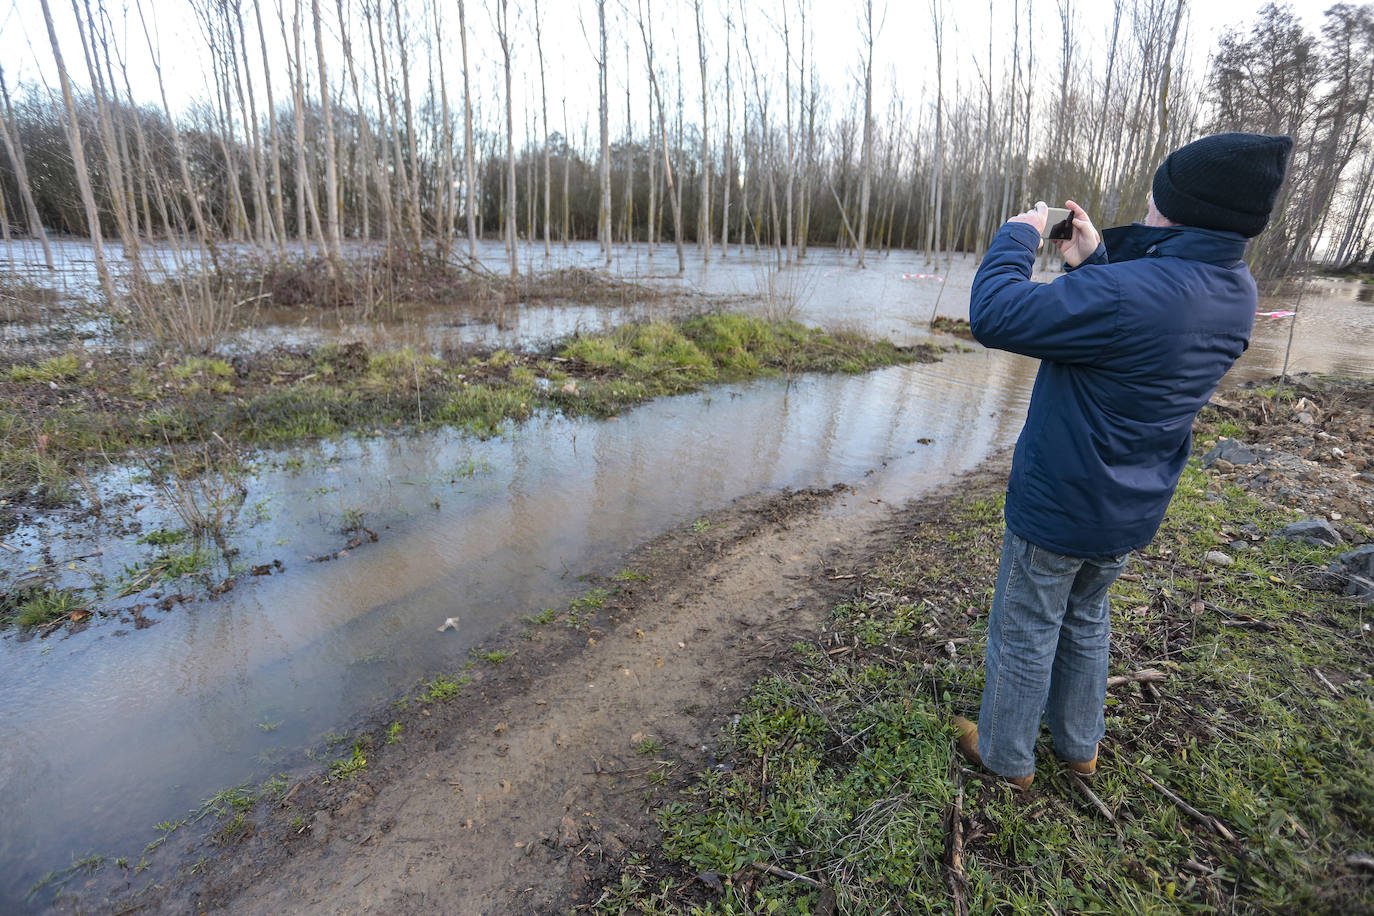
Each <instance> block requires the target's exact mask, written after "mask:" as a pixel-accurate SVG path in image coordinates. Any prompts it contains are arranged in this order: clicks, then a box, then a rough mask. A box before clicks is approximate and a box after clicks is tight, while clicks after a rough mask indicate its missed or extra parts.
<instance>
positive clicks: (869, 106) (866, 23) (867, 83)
mask: <svg viewBox="0 0 1374 916" xmlns="http://www.w3.org/2000/svg"><path fill="white" fill-rule="evenodd" d="M860 28H861V29H862V30H863V74H864V77H863V79H864V145H863V153H862V154H861V156H862V158H861V163H860V166H859V168H860V170H861V172H862V176H861V178H860V181H862V182H863V187H862V190H861V191H860V192H859V237H858V241H857V242H856V243H855V244H856V247H857V248H858V249H859V266H860V267H866V266H867V265H866V264H865V263H864V249H865V247H866V239H867V232H868V198H869V194H870V193H871V191H872V184H873V40H874V31H875V30H874V23H873V0H864V13H863V18H862V20H861V23H860Z"/></svg>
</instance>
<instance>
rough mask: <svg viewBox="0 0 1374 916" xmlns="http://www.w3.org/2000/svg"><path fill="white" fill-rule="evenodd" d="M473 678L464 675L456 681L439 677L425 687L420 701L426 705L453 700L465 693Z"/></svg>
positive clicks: (446, 677) (444, 676)
mask: <svg viewBox="0 0 1374 916" xmlns="http://www.w3.org/2000/svg"><path fill="white" fill-rule="evenodd" d="M471 680H472V678H470V677H468V676H467V675H463V676H461V677H459V678H457V679H456V680H455V679H454V678H450V677H448V676H446V675H443V674H441V675H439V676H438V677H436V678H435V679H434V680H432V681H429V682H428V683H427V684H425V685H424V689H423V691H422V692H421V693H420V699H421V700H422V701H423V702H425V703H442V702H443V701H445V700H451V699H453V698H454V697H456V696H458V695H459V694H460V693H462V692H463V688H464V687H466V686H467V685H468V683H469V682H470V681H471Z"/></svg>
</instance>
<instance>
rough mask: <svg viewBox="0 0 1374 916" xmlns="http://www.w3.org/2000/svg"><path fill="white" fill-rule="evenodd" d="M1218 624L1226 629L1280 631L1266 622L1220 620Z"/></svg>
mask: <svg viewBox="0 0 1374 916" xmlns="http://www.w3.org/2000/svg"><path fill="white" fill-rule="evenodd" d="M1217 622H1218V623H1220V624H1221V625H1222V626H1224V627H1245V628H1246V629H1249V630H1264V631H1268V630H1276V629H1278V627H1276V626H1274V625H1273V624H1272V623H1269V622H1268V621H1265V620H1219V621H1217Z"/></svg>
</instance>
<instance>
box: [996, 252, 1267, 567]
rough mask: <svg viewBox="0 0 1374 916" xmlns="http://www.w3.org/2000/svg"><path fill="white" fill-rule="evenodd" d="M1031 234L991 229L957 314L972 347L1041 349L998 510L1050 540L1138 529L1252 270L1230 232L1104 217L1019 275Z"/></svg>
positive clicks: (1110, 542) (1151, 510) (1150, 522)
mask: <svg viewBox="0 0 1374 916" xmlns="http://www.w3.org/2000/svg"><path fill="white" fill-rule="evenodd" d="M1037 241H1038V239H1037V238H1036V236H1035V234H1034V233H1033V231H1031V230H1030V229H1029V227H1027V228H1026V229H1021V228H1020V227H1013V228H1012V230H1011V231H1009V232H1006V233H1003V234H1000V235H999V236H998V238H997V240H996V241H995V242H994V244H993V246H992V248H990V249H989V251H988V255H987V257H986V258H985V260H984V262H983V265H982V266H981V267H980V269H979V275H978V278H977V280H976V281H975V284H974V289H973V296H972V300H971V302H970V307H969V314H970V321H971V324H972V327H973V333H974V336H975V337H977V338H978V340H979V341H980V342H982V343H983V344H984V345H986V346H990V347H996V348H999V349H1004V350H1010V351H1013V352H1017V353H1023V354H1025V355H1028V356H1035V357H1039V358H1040V359H1041V360H1043V362H1042V365H1041V368H1040V373H1039V375H1038V376H1037V378H1036V386H1035V392H1034V395H1033V397H1032V399H1031V408H1030V411H1029V414H1028V416H1027V418H1026V425H1025V428H1024V429H1023V431H1022V434H1021V437H1020V440H1019V441H1018V443H1017V448H1016V457H1015V460H1014V462H1013V468H1012V476H1011V481H1010V485H1009V487H1008V492H1007V510H1006V515H1007V524H1008V526H1009V527H1010V528H1011V529H1012V530H1013V531H1014V532H1015V533H1016V534H1018V535H1020V536H1021V537H1023V538H1025V539H1027V540H1029V541H1032V542H1034V543H1037V544H1040V545H1042V546H1044V547H1047V548H1049V549H1051V550H1054V551H1056V552H1059V553H1063V554H1067V555H1072V556H1083V557H1103V556H1115V555H1119V554H1122V553H1125V552H1127V551H1129V550H1132V549H1135V548H1138V547H1141V546H1143V545H1144V544H1146V543H1148V541H1149V540H1150V538H1151V537H1152V536H1153V535H1154V532H1155V530H1156V529H1157V528H1158V525H1159V522H1160V520H1161V519H1162V518H1163V515H1164V511H1165V509H1166V508H1167V507H1168V502H1169V498H1170V496H1171V495H1172V493H1173V488H1174V486H1175V484H1176V483H1177V480H1178V476H1179V474H1180V473H1181V472H1182V469H1183V466H1184V464H1185V463H1186V462H1187V458H1188V452H1189V449H1190V446H1191V429H1192V422H1193V418H1194V416H1195V415H1196V413H1197V411H1198V410H1199V409H1200V408H1201V407H1202V405H1204V404H1205V403H1206V402H1207V400H1208V398H1210V397H1211V394H1212V392H1213V391H1214V390H1215V389H1216V385H1217V383H1218V382H1219V381H1220V379H1221V377H1222V376H1223V375H1224V374H1225V373H1226V371H1227V370H1228V369H1229V368H1230V367H1231V365H1232V363H1234V361H1235V360H1236V358H1237V357H1239V356H1240V354H1241V353H1242V352H1243V351H1244V349H1245V347H1246V344H1247V342H1248V340H1249V335H1250V330H1251V326H1252V324H1253V321H1254V314H1255V304H1256V291H1255V284H1254V280H1253V279H1252V278H1251V276H1250V273H1249V271H1248V270H1247V269H1246V268H1245V265H1244V262H1243V261H1242V260H1241V255H1242V254H1243V253H1244V249H1245V240H1244V239H1243V238H1242V237H1241V236H1239V235H1236V234H1234V233H1229V232H1213V231H1208V230H1200V229H1191V228H1187V227H1169V228H1150V227H1145V226H1130V227H1123V228H1122V229H1117V230H1108V231H1107V233H1106V235H1105V238H1104V243H1105V245H1106V251H1107V254H1106V256H1105V257H1103V256H1102V254H1101V250H1099V254H1098V255H1097V256H1095V257H1092V258H1089V259H1088V260H1087V261H1085V262H1084V263H1083V264H1082V265H1081V266H1080V267H1079V268H1078V269H1077V270H1075V271H1073V272H1072V273H1070V274H1068V275H1066V276H1064V277H1061V278H1058V279H1057V280H1056V281H1055V282H1054V283H1051V284H1033V283H1031V282H1030V281H1027V280H1026V279H1025V277H1026V275H1027V273H1028V272H1029V271H1028V265H1029V263H1030V260H1031V259H1032V258H1033V257H1034V247H1033V246H1034V245H1035V244H1036V242H1037Z"/></svg>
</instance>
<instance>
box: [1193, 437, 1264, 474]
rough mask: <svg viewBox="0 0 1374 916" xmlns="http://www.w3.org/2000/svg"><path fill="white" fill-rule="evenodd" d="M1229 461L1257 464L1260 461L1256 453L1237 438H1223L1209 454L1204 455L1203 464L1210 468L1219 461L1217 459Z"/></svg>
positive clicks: (1232, 462)
mask: <svg viewBox="0 0 1374 916" xmlns="http://www.w3.org/2000/svg"><path fill="white" fill-rule="evenodd" d="M1218 459H1220V460H1223V461H1228V462H1230V463H1231V464H1255V463H1256V462H1258V461H1259V459H1258V458H1256V457H1255V453H1254V452H1252V451H1250V450H1249V449H1248V448H1246V447H1245V444H1244V443H1243V442H1241V441H1239V440H1237V439H1222V440H1220V441H1218V442H1217V444H1216V445H1214V446H1212V448H1211V450H1210V451H1209V452H1207V454H1205V455H1203V456H1202V466H1203V467H1205V468H1210V467H1211V466H1212V465H1214V464H1216V463H1217V460H1218Z"/></svg>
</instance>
